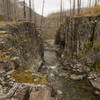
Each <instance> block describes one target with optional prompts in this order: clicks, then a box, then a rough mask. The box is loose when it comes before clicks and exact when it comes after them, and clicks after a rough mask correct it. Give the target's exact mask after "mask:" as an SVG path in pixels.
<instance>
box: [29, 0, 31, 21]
mask: <svg viewBox="0 0 100 100" xmlns="http://www.w3.org/2000/svg"><path fill="white" fill-rule="evenodd" d="M31 20H32V9H31V0H29V21H31Z"/></svg>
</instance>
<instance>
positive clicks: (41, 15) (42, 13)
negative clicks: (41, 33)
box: [40, 0, 45, 28]
mask: <svg viewBox="0 0 100 100" xmlns="http://www.w3.org/2000/svg"><path fill="white" fill-rule="evenodd" d="M44 4H45V0H43V3H42V15H41V25H40V28H41V26H42V24H43V14H44Z"/></svg>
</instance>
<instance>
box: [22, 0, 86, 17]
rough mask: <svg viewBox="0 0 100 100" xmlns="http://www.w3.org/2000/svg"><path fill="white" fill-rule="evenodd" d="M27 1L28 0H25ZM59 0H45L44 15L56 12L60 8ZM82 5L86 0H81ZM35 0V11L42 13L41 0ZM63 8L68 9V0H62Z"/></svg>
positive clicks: (84, 4)
mask: <svg viewBox="0 0 100 100" xmlns="http://www.w3.org/2000/svg"><path fill="white" fill-rule="evenodd" d="M22 1H23V0H22ZM26 1H27V3H28V1H29V0H26ZM32 1H33V0H32ZM60 1H61V0H45V7H44V16H47V15H48V14H50V13H52V12H57V11H59V10H60ZM82 1H83V2H82V5H83V7H85V6H86V5H87V3H86V1H87V0H82ZM34 2H35V11H36V12H37V13H39V14H41V13H42V2H43V0H34ZM63 8H64V9H65V10H66V9H69V8H70V5H69V0H63Z"/></svg>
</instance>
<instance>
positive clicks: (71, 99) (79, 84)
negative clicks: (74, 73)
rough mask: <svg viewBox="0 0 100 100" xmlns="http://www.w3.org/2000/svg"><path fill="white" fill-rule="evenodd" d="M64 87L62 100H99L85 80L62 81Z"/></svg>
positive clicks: (99, 97)
mask: <svg viewBox="0 0 100 100" xmlns="http://www.w3.org/2000/svg"><path fill="white" fill-rule="evenodd" d="M62 82H63V86H64V95H65V96H64V100H100V96H97V95H94V92H93V91H94V89H93V88H92V86H91V85H90V83H89V82H88V81H87V80H83V81H73V80H70V79H62Z"/></svg>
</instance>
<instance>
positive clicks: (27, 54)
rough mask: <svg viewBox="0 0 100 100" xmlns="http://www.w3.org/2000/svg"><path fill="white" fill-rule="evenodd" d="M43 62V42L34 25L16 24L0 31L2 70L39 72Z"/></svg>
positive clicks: (0, 61) (26, 23)
mask: <svg viewBox="0 0 100 100" xmlns="http://www.w3.org/2000/svg"><path fill="white" fill-rule="evenodd" d="M42 61H43V41H42V39H41V36H40V34H39V32H38V30H37V29H36V27H35V25H34V24H33V23H30V22H22V23H15V24H11V25H6V26H5V27H2V28H1V29H0V66H1V67H0V69H2V70H4V69H5V70H6V71H9V70H11V69H30V70H31V71H37V70H38V68H39V66H40V65H41V64H42Z"/></svg>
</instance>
